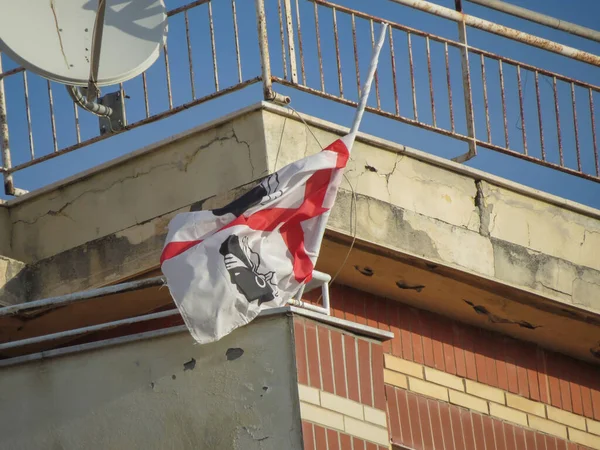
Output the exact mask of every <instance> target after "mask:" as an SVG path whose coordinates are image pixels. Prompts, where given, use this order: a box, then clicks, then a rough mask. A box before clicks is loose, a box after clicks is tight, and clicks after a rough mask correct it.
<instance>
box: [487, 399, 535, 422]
mask: <svg viewBox="0 0 600 450" xmlns="http://www.w3.org/2000/svg"><path fill="white" fill-rule="evenodd" d="M490 414H491V415H492V416H494V417H498V418H499V419H502V420H507V421H508V422H513V423H517V424H519V425H523V426H527V414H525V413H524V412H521V411H518V410H516V409H512V408H507V407H506V406H502V405H499V404H497V403H490Z"/></svg>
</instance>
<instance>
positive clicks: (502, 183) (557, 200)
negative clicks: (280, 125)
mask: <svg viewBox="0 0 600 450" xmlns="http://www.w3.org/2000/svg"><path fill="white" fill-rule="evenodd" d="M262 109H263V110H264V111H267V112H271V113H274V114H278V115H282V116H285V117H288V118H291V119H293V120H296V121H300V120H299V119H298V116H297V114H296V113H295V112H293V111H292V110H290V109H288V108H285V107H282V106H278V105H274V104H271V103H266V102H263V106H262ZM299 114H300V116H302V119H303V120H304V121H305V122H306V123H307V124H308V125H310V126H314V127H316V128H319V129H322V130H325V131H329V132H331V133H334V134H337V135H339V136H343V135H345V134H346V133H348V131H349V128H347V127H344V126H341V125H338V124H336V123H333V122H329V121H327V120H323V119H319V118H317V117H313V116H309V115H306V114H302V113H299ZM356 141H357V142H359V141H360V142H363V143H365V144H367V145H373V146H376V147H379V148H382V149H384V150H389V151H392V152H400V153H404V154H406V155H407V156H410V157H412V158H415V159H417V160H419V161H422V162H425V163H429V164H432V165H435V166H438V167H441V168H443V169H446V170H449V171H451V172H455V173H458V174H461V175H464V176H466V177H469V178H472V179H473V180H475V181H487V182H488V183H490V184H492V185H494V186H498V187H501V188H505V189H507V190H509V191H513V192H516V193H519V194H522V195H525V196H527V197H531V198H533V199H536V200H541V201H543V202H546V203H549V204H552V205H555V206H558V207H561V208H565V209H568V210H570V211H573V212H577V213H579V214H583V215H586V216H589V217H592V218H595V219H599V220H600V210H598V209H596V208H592V207H590V206H586V205H583V204H581V203H578V202H575V201H572V200H567V199H565V198H562V197H559V196H556V195H552V194H548V193H546V192H543V191H540V190H538V189H533V188H530V187H528V186H525V185H522V184H519V183H516V182H514V181H510V180H507V179H505V178H502V177H499V176H496V175H492V174H489V173H487V172H484V171H482V170H479V169H474V168H472V167H468V166H465V165H464V164H460V163H456V162H454V161H451V160H449V159H445V158H442V157H439V156H435V155H432V154H430V153H427V152H424V151H422V150H417V149H414V148H411V147H407V146H405V145H401V144H398V143H395V142H392V141H389V140H386V139H382V138H378V137H376V136H372V135H369V134H366V133H360V132H359V133H358V135H357V137H356Z"/></svg>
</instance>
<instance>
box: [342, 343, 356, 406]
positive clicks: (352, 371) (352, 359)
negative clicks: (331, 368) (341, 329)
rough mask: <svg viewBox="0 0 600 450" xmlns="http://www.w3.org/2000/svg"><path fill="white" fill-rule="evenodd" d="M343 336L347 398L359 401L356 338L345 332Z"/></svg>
mask: <svg viewBox="0 0 600 450" xmlns="http://www.w3.org/2000/svg"><path fill="white" fill-rule="evenodd" d="M343 337H344V354H345V356H346V376H347V377H348V378H347V380H346V381H347V382H348V398H350V399H351V400H354V401H355V402H360V390H359V386H358V361H357V358H356V339H355V338H353V337H352V336H348V335H347V334H345V335H343Z"/></svg>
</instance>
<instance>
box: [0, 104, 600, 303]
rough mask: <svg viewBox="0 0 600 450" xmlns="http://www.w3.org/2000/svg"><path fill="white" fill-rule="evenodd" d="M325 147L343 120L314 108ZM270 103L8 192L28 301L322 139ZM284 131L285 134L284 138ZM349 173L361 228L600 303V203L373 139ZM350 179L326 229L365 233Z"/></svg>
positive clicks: (485, 272) (101, 265)
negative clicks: (40, 187) (39, 189)
mask: <svg viewBox="0 0 600 450" xmlns="http://www.w3.org/2000/svg"><path fill="white" fill-rule="evenodd" d="M306 120H307V123H309V124H310V127H311V130H312V133H314V134H315V136H316V138H317V139H318V141H320V143H321V144H323V145H327V144H328V143H330V142H332V141H333V140H334V139H336V138H337V137H338V136H339V135H340V134H343V133H344V132H345V129H344V128H342V127H340V126H338V125H335V124H332V123H328V122H325V121H321V120H318V119H314V118H309V117H307V118H306ZM312 133H311V131H309V130H308V129H307V128H306V126H305V125H304V124H303V123H302V122H301V121H299V120H298V119H297V117H294V115H291V114H290V113H289V111H287V110H285V109H283V108H278V107H275V106H272V105H263V106H262V109H261V107H256V108H255V109H254V110H252V109H249V110H245V111H242V112H241V113H239V114H237V115H233V116H231V117H225V118H223V119H222V120H221V121H219V122H218V123H213V124H207V125H206V126H204V127H202V128H200V129H197V130H194V131H192V132H190V133H188V134H186V135H185V136H181V137H174V138H173V139H171V140H169V141H168V142H165V143H161V144H157V145H156V146H154V147H152V148H150V149H147V150H144V151H140V152H139V153H138V154H134V155H129V156H128V157H126V158H124V159H122V160H121V161H117V162H115V163H112V164H111V165H109V166H107V167H103V168H100V169H96V170H95V171H93V172H92V173H90V174H86V175H84V176H82V177H80V178H79V179H74V180H71V181H69V182H67V183H64V184H62V185H60V186H56V187H53V188H49V189H47V190H45V191H44V192H43V193H41V194H33V195H30V196H29V197H27V196H26V197H24V198H21V199H17V200H14V201H12V202H10V203H9V205H8V206H9V208H10V220H11V222H12V232H11V236H10V240H11V242H12V253H13V255H14V256H13V257H14V258H16V259H19V260H22V261H25V262H27V263H30V269H29V275H28V276H27V277H24V279H26V284H27V286H26V289H27V292H28V293H27V298H28V299H35V298H41V297H44V296H48V295H60V294H63V293H67V292H73V291H77V290H82V289H86V288H89V287H96V286H101V285H105V284H109V283H114V282H116V281H119V280H122V279H125V278H128V277H131V276H135V275H137V274H139V273H141V272H144V271H148V270H152V269H155V268H157V266H158V257H159V254H160V251H161V249H162V245H163V243H164V236H165V232H166V226H167V224H168V222H169V220H170V219H171V218H172V216H173V215H174V214H175V213H176V212H177V211H180V210H189V209H207V208H212V207H214V206H216V205H219V204H224V203H225V202H226V201H227V200H230V199H231V198H233V197H234V196H235V195H239V193H240V192H242V191H243V190H244V187H241V188H240V189H238V190H236V191H231V189H233V188H234V187H240V186H243V185H245V184H247V183H249V182H250V181H251V180H254V179H257V178H260V177H262V176H264V175H265V174H267V173H269V172H272V171H273V170H276V169H279V168H281V167H283V166H284V165H285V164H287V163H290V162H292V161H295V160H297V159H299V158H301V157H303V156H305V155H307V154H311V153H314V152H316V151H318V150H319V149H320V146H319V144H318V143H317V141H316V140H315V138H314V137H313V135H312ZM282 136H283V138H282ZM346 174H347V177H348V180H349V182H350V183H351V184H352V188H353V189H354V191H355V193H356V201H357V204H356V208H355V209H356V211H357V214H356V217H357V230H356V235H357V238H359V239H361V240H363V241H366V242H371V243H374V244H377V245H379V246H382V247H385V248H389V249H390V250H392V251H398V252H402V253H404V254H407V255H414V256H416V257H420V258H422V259H426V260H428V261H431V262H432V263H435V264H443V265H446V266H449V267H453V268H457V269H459V270H462V271H465V272H468V273H472V274H475V275H477V276H480V277H484V278H488V279H493V280H499V281H502V282H503V283H506V284H507V285H510V286H514V287H516V288H519V289H525V290H529V291H532V292H536V293H539V294H542V295H544V296H546V297H548V298H550V299H552V300H555V301H557V302H563V303H566V304H570V305H577V306H580V307H582V308H585V309H588V310H590V311H596V312H600V258H598V257H597V254H596V253H597V248H599V246H600V212H599V211H597V210H593V209H591V208H587V207H584V206H582V205H578V204H576V203H573V202H569V201H566V200H564V199H560V198H557V197H553V196H550V195H545V194H542V193H540V192H538V191H534V190H532V189H528V188H525V187H523V186H520V185H517V184H515V183H511V182H509V181H506V180H503V179H500V178H497V177H492V176H490V175H488V174H485V173H483V172H480V171H477V170H473V169H470V168H468V167H466V166H463V165H460V164H456V163H453V162H451V161H448V160H445V159H441V158H437V157H434V156H432V155H429V154H426V153H423V152H420V151H418V150H414V149H410V148H407V147H404V146H401V145H397V144H393V143H390V142H388V141H384V140H381V139H377V138H374V137H370V136H362V137H361V138H360V139H359V141H358V142H357V143H356V144H355V148H354V151H353V155H352V159H351V161H350V162H349V164H348V169H347V172H346ZM351 203H352V194H351V189H350V186H349V185H348V183H347V182H344V185H343V188H342V191H341V192H340V195H339V198H338V202H337V204H336V206H335V208H334V210H333V212H332V216H331V220H330V223H329V227H330V229H332V230H335V231H339V232H341V233H343V234H346V235H352V234H353V233H354V230H353V227H352V219H353V218H352V216H351V214H350V211H351Z"/></svg>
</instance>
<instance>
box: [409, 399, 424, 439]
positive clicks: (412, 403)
mask: <svg viewBox="0 0 600 450" xmlns="http://www.w3.org/2000/svg"><path fill="white" fill-rule="evenodd" d="M407 399H408V416H409V417H410V429H411V432H412V433H411V434H412V440H413V447H415V448H423V434H422V431H421V419H420V418H419V404H418V397H417V396H416V395H415V394H413V393H411V392H409V393H407Z"/></svg>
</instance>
